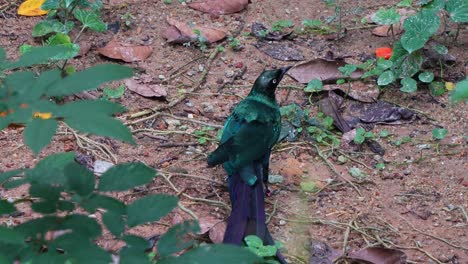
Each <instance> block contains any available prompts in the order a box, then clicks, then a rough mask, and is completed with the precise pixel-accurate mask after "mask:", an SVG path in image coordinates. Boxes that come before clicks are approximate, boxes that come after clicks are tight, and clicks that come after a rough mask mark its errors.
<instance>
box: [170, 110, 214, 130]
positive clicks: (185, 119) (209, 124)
mask: <svg viewBox="0 0 468 264" xmlns="http://www.w3.org/2000/svg"><path fill="white" fill-rule="evenodd" d="M161 115H162V116H167V117H171V118H174V119H178V120H182V121H187V122H192V123H195V124H200V125H204V126H209V127H216V128H223V126H222V125H218V124H212V123H208V122H203V121H199V120H196V119H193V118H186V117H181V116H175V115H171V114H166V113H161Z"/></svg>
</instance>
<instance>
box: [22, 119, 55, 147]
mask: <svg viewBox="0 0 468 264" xmlns="http://www.w3.org/2000/svg"><path fill="white" fill-rule="evenodd" d="M57 127H58V123H57V120H55V119H45V120H44V119H41V118H35V119H33V120H32V121H31V122H29V123H28V125H27V126H26V129H25V130H24V134H23V135H24V142H25V143H26V145H28V147H30V148H31V149H32V151H33V152H34V154H35V155H37V154H39V152H40V151H41V150H42V149H43V148H44V147H45V146H47V144H49V143H50V141H51V140H52V137H53V136H54V135H55V131H56V130H57Z"/></svg>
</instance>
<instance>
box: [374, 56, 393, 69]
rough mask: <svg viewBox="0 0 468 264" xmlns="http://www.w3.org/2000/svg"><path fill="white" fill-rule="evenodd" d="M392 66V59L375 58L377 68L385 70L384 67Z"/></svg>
mask: <svg viewBox="0 0 468 264" xmlns="http://www.w3.org/2000/svg"><path fill="white" fill-rule="evenodd" d="M392 66H393V61H391V60H386V59H385V58H379V59H378V60H377V68H378V69H379V70H382V71H384V70H386V69H390V68H391V67H392Z"/></svg>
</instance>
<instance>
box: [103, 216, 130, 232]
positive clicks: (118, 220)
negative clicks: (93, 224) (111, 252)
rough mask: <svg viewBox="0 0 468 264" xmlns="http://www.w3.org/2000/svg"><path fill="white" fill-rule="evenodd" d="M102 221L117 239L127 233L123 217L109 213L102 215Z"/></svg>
mask: <svg viewBox="0 0 468 264" xmlns="http://www.w3.org/2000/svg"><path fill="white" fill-rule="evenodd" d="M102 221H103V223H104V225H106V227H107V229H109V231H110V232H111V233H112V234H113V235H114V236H116V237H120V235H122V233H123V232H124V231H125V221H124V219H123V216H122V215H120V214H117V213H115V212H113V211H107V212H105V213H104V214H103V215H102Z"/></svg>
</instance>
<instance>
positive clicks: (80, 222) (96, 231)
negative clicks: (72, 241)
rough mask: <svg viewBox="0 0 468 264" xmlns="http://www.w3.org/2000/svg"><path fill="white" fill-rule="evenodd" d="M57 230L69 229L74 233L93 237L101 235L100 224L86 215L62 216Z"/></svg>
mask: <svg viewBox="0 0 468 264" xmlns="http://www.w3.org/2000/svg"><path fill="white" fill-rule="evenodd" d="M59 228H60V229H58V230H66V229H71V230H72V232H73V233H75V234H76V235H80V236H84V237H87V238H90V239H94V238H96V237H98V236H100V235H101V233H102V232H101V226H100V225H99V224H98V222H97V221H96V220H95V219H94V218H91V217H88V216H87V215H82V214H72V215H67V216H65V217H64V218H63V220H62V222H61V223H60V226H59Z"/></svg>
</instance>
